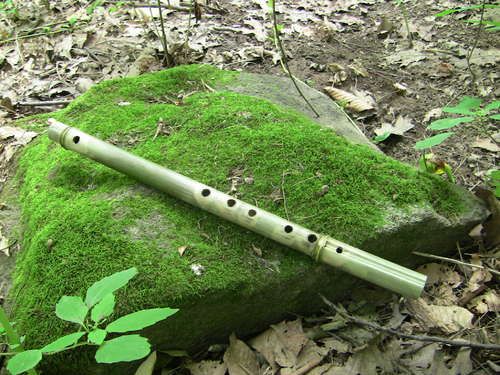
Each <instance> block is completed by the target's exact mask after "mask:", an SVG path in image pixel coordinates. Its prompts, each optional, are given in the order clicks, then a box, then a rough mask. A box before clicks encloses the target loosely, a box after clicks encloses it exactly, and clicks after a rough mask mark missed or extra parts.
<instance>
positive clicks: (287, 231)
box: [285, 225, 293, 233]
mask: <svg viewBox="0 0 500 375" xmlns="http://www.w3.org/2000/svg"><path fill="white" fill-rule="evenodd" d="M292 231H293V227H292V226H291V225H285V232H286V233H292Z"/></svg>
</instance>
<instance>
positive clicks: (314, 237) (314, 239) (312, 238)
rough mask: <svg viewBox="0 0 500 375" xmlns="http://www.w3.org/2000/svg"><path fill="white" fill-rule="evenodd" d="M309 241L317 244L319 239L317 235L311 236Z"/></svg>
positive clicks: (308, 238)
mask: <svg viewBox="0 0 500 375" xmlns="http://www.w3.org/2000/svg"><path fill="white" fill-rule="evenodd" d="M307 240H308V241H309V242H310V243H314V242H316V241H317V240H318V237H317V236H316V235H315V234H310V235H309V236H307Z"/></svg>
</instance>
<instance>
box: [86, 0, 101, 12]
mask: <svg viewBox="0 0 500 375" xmlns="http://www.w3.org/2000/svg"><path fill="white" fill-rule="evenodd" d="M103 3H104V0H95V1H93V2H92V3H91V4H90V5H89V6H88V7H87V9H86V12H87V14H88V15H89V16H90V15H92V14H93V13H94V12H95V10H96V8H97V7H99V6H101V5H102V4H103Z"/></svg>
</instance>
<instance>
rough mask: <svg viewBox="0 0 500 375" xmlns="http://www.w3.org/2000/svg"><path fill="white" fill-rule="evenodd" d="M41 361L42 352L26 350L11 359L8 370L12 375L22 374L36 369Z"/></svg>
mask: <svg viewBox="0 0 500 375" xmlns="http://www.w3.org/2000/svg"><path fill="white" fill-rule="evenodd" d="M41 360H42V352H41V351H40V350H26V351H24V352H21V353H19V354H16V355H15V356H14V357H12V358H11V359H9V362H8V363H7V370H9V372H10V373H11V374H12V375H17V374H22V373H23V372H25V371H28V370H31V369H32V368H34V367H35V366H36V365H37V364H38V362H40V361H41Z"/></svg>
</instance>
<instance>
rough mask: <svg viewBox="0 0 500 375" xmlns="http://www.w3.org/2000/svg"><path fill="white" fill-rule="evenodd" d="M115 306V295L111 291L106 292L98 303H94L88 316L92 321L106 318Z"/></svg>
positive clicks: (96, 321)
mask: <svg viewBox="0 0 500 375" xmlns="http://www.w3.org/2000/svg"><path fill="white" fill-rule="evenodd" d="M114 308H115V296H114V295H113V293H110V294H108V295H107V296H106V297H104V298H103V299H102V300H101V301H100V302H99V303H98V304H96V305H95V306H94V307H93V308H92V311H91V312H90V318H91V319H92V321H93V322H95V323H98V322H100V321H101V320H102V319H104V318H107V317H108V316H110V315H111V314H112V313H113V309H114Z"/></svg>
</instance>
